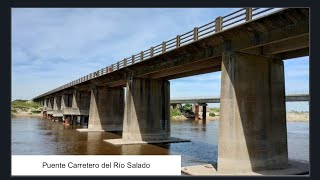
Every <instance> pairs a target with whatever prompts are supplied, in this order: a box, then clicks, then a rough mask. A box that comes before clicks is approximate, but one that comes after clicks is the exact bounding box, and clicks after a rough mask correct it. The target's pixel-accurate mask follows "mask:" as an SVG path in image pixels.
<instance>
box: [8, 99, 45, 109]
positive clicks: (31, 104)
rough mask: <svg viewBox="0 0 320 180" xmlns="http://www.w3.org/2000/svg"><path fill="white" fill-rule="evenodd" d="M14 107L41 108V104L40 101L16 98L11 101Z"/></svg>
mask: <svg viewBox="0 0 320 180" xmlns="http://www.w3.org/2000/svg"><path fill="white" fill-rule="evenodd" d="M11 106H12V108H21V109H28V108H35V109H37V108H39V107H40V105H39V104H38V103H35V102H28V101H27V100H21V99H18V100H14V101H13V102H12V103H11Z"/></svg>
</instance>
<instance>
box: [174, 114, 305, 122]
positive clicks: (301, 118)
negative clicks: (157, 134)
mask: <svg viewBox="0 0 320 180" xmlns="http://www.w3.org/2000/svg"><path fill="white" fill-rule="evenodd" d="M286 116H287V121H289V122H308V121H309V113H305V112H288V113H287V114H286ZM219 118H220V116H214V117H212V116H209V114H207V120H209V121H216V120H219ZM171 119H172V120H174V121H185V120H188V118H186V117H185V116H183V115H181V116H173V117H172V118H171ZM200 120H201V119H200Z"/></svg>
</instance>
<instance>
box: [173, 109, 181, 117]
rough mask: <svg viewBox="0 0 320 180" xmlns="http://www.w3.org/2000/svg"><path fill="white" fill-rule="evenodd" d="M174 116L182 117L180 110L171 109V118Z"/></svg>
mask: <svg viewBox="0 0 320 180" xmlns="http://www.w3.org/2000/svg"><path fill="white" fill-rule="evenodd" d="M173 116H181V112H180V110H179V109H170V117H173Z"/></svg>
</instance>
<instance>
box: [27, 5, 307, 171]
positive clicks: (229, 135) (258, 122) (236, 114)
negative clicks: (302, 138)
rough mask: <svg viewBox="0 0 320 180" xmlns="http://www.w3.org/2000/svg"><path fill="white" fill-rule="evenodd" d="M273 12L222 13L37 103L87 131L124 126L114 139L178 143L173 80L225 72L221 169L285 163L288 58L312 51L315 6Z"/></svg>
mask: <svg viewBox="0 0 320 180" xmlns="http://www.w3.org/2000/svg"><path fill="white" fill-rule="evenodd" d="M271 10H272V8H242V9H239V10H237V11H235V12H233V13H231V14H228V15H225V16H221V17H217V18H216V19H215V20H214V21H213V22H210V23H208V24H205V25H203V26H200V27H196V28H194V29H193V30H191V31H188V32H187V33H184V34H181V35H178V36H176V37H174V38H172V39H170V40H169V41H164V42H162V43H161V44H159V45H156V46H153V47H151V48H149V49H147V50H145V51H141V52H139V53H137V54H134V55H132V56H130V57H128V58H124V59H123V60H121V61H118V62H117V63H115V64H112V65H110V66H107V67H104V68H102V69H101V70H98V71H96V72H93V73H90V74H88V75H86V76H83V77H81V78H79V79H77V80H74V81H72V82H70V83H68V84H65V85H63V86H60V87H58V88H56V89H53V90H51V91H49V92H47V93H44V94H41V95H39V96H37V97H35V98H34V99H33V100H34V101H37V102H39V103H41V104H42V105H43V106H44V114H49V116H50V117H63V118H66V119H68V118H70V116H73V117H76V118H79V117H80V119H81V118H83V117H85V118H89V124H88V129H85V130H80V131H82V132H83V131H86V132H88V131H114V130H122V139H116V140H106V141H107V142H109V143H113V144H134V143H146V142H149V143H156V142H174V141H177V139H174V138H172V137H171V136H170V117H169V111H170V110H169V109H170V99H169V97H170V82H169V80H171V79H176V78H182V77H187V76H193V75H197V74H204V73H210V72H215V71H221V78H222V80H221V99H220V103H221V106H220V107H221V110H220V123H219V126H220V127H219V144H218V152H219V153H218V171H219V172H227V173H234V172H243V171H256V170H267V169H272V168H273V169H274V168H287V167H288V150H287V147H288V146H287V130H286V114H285V113H286V112H285V86H284V82H285V81H284V66H283V61H284V60H287V59H291V58H297V57H302V56H308V55H309V9H308V8H288V9H281V10H277V11H272V12H271ZM262 14H263V15H262ZM260 15H262V16H260ZM258 16H260V17H258ZM124 87H126V89H125V91H126V93H125V92H124ZM178 141H179V140H178Z"/></svg>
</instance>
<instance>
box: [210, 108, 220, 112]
mask: <svg viewBox="0 0 320 180" xmlns="http://www.w3.org/2000/svg"><path fill="white" fill-rule="evenodd" d="M211 111H214V112H220V108H211Z"/></svg>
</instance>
